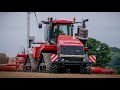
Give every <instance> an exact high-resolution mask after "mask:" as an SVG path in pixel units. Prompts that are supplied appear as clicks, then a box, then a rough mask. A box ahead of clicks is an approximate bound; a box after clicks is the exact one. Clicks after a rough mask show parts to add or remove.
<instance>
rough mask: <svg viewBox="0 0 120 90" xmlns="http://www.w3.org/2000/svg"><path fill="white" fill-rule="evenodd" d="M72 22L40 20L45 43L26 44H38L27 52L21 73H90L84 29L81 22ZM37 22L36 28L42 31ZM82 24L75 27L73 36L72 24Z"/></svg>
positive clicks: (49, 19)
mask: <svg viewBox="0 0 120 90" xmlns="http://www.w3.org/2000/svg"><path fill="white" fill-rule="evenodd" d="M87 21H88V19H86V20H83V21H82V22H75V18H74V19H73V21H70V20H65V19H63V20H53V18H48V20H47V21H41V22H42V23H43V24H46V26H45V29H44V37H45V42H41V43H36V42H33V41H32V40H29V41H30V42H29V45H30V47H31V44H40V45H39V46H38V47H32V53H31V54H30V53H28V54H27V56H26V59H25V62H24V71H35V72H49V73H58V72H79V73H91V63H92V62H91V61H89V59H88V55H87V54H86V52H87V51H88V48H87V40H88V30H87V29H86V25H85V22H87ZM42 23H39V28H42ZM76 23H82V25H81V26H78V28H77V33H76V34H75V36H74V35H73V30H74V24H76Z"/></svg>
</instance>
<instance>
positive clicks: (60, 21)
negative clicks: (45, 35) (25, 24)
mask: <svg viewBox="0 0 120 90" xmlns="http://www.w3.org/2000/svg"><path fill="white" fill-rule="evenodd" d="M42 23H43V24H50V21H42ZM52 23H54V24H73V23H74V21H70V20H66V19H61V20H53V21H52Z"/></svg>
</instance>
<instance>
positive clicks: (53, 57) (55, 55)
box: [51, 54, 58, 62]
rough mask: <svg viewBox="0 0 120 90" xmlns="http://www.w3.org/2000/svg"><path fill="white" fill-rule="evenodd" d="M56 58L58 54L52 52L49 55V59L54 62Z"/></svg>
mask: <svg viewBox="0 0 120 90" xmlns="http://www.w3.org/2000/svg"><path fill="white" fill-rule="evenodd" d="M57 60H58V54H52V55H51V61H53V62H55V61H57Z"/></svg>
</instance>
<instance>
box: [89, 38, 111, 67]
mask: <svg viewBox="0 0 120 90" xmlns="http://www.w3.org/2000/svg"><path fill="white" fill-rule="evenodd" d="M87 44H88V48H89V50H88V55H94V54H95V55H96V59H97V61H96V64H95V66H101V67H104V66H106V65H107V63H108V62H109V61H110V60H111V59H110V57H109V56H108V55H109V54H110V48H109V46H108V45H107V44H106V43H101V42H100V41H98V40H96V39H93V38H89V40H88V42H87Z"/></svg>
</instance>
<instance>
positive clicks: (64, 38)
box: [57, 35, 83, 46]
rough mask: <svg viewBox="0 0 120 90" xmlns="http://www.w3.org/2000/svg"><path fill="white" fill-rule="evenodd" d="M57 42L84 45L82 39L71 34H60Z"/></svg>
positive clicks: (63, 44)
mask: <svg viewBox="0 0 120 90" xmlns="http://www.w3.org/2000/svg"><path fill="white" fill-rule="evenodd" d="M57 44H58V46H61V45H62V46H83V43H82V42H81V41H80V40H78V39H77V38H75V37H73V36H69V35H59V36H58V43H57Z"/></svg>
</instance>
